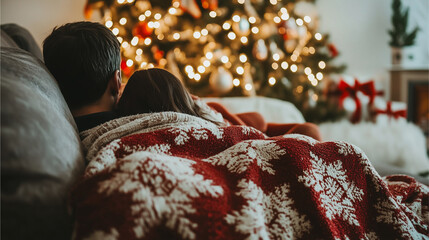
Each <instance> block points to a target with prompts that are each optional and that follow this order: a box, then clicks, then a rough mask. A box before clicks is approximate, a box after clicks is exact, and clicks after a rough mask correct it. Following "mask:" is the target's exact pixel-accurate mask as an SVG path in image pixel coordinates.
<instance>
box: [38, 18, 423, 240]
mask: <svg viewBox="0 0 429 240" xmlns="http://www.w3.org/2000/svg"><path fill="white" fill-rule="evenodd" d="M43 52H44V60H45V65H46V66H47V68H48V69H49V70H50V71H51V72H52V75H53V76H54V77H55V78H56V80H57V82H58V83H59V86H60V89H61V91H62V93H63V95H64V98H65V100H66V101H67V103H68V105H69V108H70V110H71V112H72V114H73V115H74V117H75V119H76V122H77V124H78V128H79V130H80V137H81V139H82V141H81V142H80V143H81V144H82V145H83V146H84V148H85V151H86V153H85V157H86V159H87V160H88V164H87V166H86V169H85V173H84V176H83V177H81V176H79V181H77V182H76V183H75V184H74V185H73V187H72V189H70V191H67V193H68V196H69V199H68V200H69V201H68V205H69V207H70V209H72V210H73V211H72V213H73V220H74V227H73V236H74V238H75V239H107V238H109V239H172V238H175V239H176V238H177V239H179V238H180V239H244V238H255V239H256V238H258V239H259V238H262V239H281V238H288V239H292V238H294V239H315V238H321V239H334V238H336V239H343V238H344V239H345V238H349V239H372V238H377V237H379V238H382V237H384V238H386V239H395V238H398V236H403V238H404V239H407V238H408V239H416V238H417V237H419V236H425V235H427V234H428V229H429V227H428V225H427V221H425V219H424V216H426V214H427V209H428V208H427V201H425V200H426V199H427V196H428V191H427V188H426V187H425V186H423V185H421V184H420V183H418V182H416V181H415V180H414V179H412V178H409V177H407V176H393V177H390V178H385V179H381V178H380V176H379V174H378V173H377V172H376V171H375V169H374V168H373V167H372V165H371V163H370V161H369V160H368V158H367V157H366V155H365V153H363V152H362V151H361V150H360V149H359V148H357V147H355V146H353V145H351V144H348V143H345V142H322V143H321V142H318V141H315V140H314V139H316V140H317V139H318V138H320V135H318V131H317V128H312V127H311V126H313V125H305V124H304V125H298V124H295V125H280V124H265V125H262V124H261V125H257V124H255V123H254V122H252V121H254V120H255V119H256V117H257V114H254V115H253V117H252V118H251V117H250V116H252V114H251V113H248V114H247V115H233V114H229V113H228V112H227V111H226V110H225V109H222V106H221V105H215V104H213V105H211V106H212V108H214V109H215V110H217V111H218V112H222V115H223V118H220V117H217V116H218V114H212V113H210V111H209V109H208V107H207V105H205V104H199V103H200V101H199V100H198V99H195V100H192V96H191V95H190V94H189V93H188V92H187V91H186V90H185V89H184V86H183V85H182V84H181V83H180V81H178V80H177V78H175V77H174V76H173V75H172V74H170V73H168V72H167V71H165V70H161V69H150V70H144V71H137V72H136V73H134V75H133V76H132V77H131V78H130V79H129V81H128V84H127V86H126V87H125V90H124V92H123V94H122V96H121V98H120V99H119V95H120V82H121V76H120V72H119V62H120V51H119V43H118V42H117V39H116V37H115V36H114V35H113V34H112V33H111V32H110V31H109V30H108V29H107V28H105V27H104V26H102V25H100V24H97V23H88V22H79V23H71V24H66V25H64V26H62V27H60V28H57V29H55V30H54V31H53V33H52V34H51V35H50V36H49V37H48V38H47V39H46V40H45V43H44V47H43ZM118 99H119V100H118ZM159 111H161V112H159ZM147 112H149V113H147ZM137 113H147V114H137ZM183 113H186V114H183ZM134 114H137V115H134ZM128 115H131V116H128ZM122 116H126V117H122ZM259 117H261V116H259ZM205 119H206V120H208V121H206V120H205ZM224 121H225V122H227V123H230V124H232V125H252V126H256V127H258V128H260V129H261V130H263V131H264V132H265V133H266V134H263V133H262V132H261V131H257V130H256V129H255V128H251V127H247V126H228V127H219V126H222V125H224V124H226V123H224ZM309 129H310V130H309ZM280 130H282V131H283V133H290V132H294V133H304V134H307V135H308V136H312V137H313V138H311V137H307V136H303V135H299V134H288V135H284V136H283V137H273V138H269V137H267V135H268V136H269V135H276V134H275V133H276V131H277V132H278V133H280V132H281V131H280ZM278 135H280V134H278ZM398 183H400V184H398ZM408 206H411V207H409V208H408Z"/></svg>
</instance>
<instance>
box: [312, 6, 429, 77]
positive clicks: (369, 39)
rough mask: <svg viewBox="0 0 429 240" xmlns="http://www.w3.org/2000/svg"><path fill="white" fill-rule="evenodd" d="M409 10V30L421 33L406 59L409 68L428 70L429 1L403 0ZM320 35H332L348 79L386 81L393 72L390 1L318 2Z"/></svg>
mask: <svg viewBox="0 0 429 240" xmlns="http://www.w3.org/2000/svg"><path fill="white" fill-rule="evenodd" d="M402 2H403V6H404V7H405V6H410V13H409V15H410V19H409V29H412V28H413V27H414V26H416V24H417V25H418V26H419V27H420V29H421V31H420V32H419V33H418V35H417V39H416V45H415V46H413V47H407V48H406V50H405V54H406V55H413V56H414V58H413V59H409V58H406V59H404V65H405V66H409V67H424V66H425V67H426V68H428V67H429V36H428V35H429V27H428V25H429V24H428V23H429V1H428V0H403V1H402ZM316 5H317V8H318V10H319V16H320V31H321V32H322V33H329V34H330V36H331V40H332V42H333V43H334V45H336V46H337V48H338V50H339V51H340V56H339V57H338V58H337V59H336V60H335V61H336V62H337V63H345V64H347V66H348V68H347V70H346V72H345V74H347V75H351V76H353V77H359V78H361V79H363V80H366V79H374V78H375V79H376V80H382V81H386V80H387V79H388V77H389V75H388V70H389V69H390V68H391V55H390V46H389V41H390V37H389V35H388V33H387V31H388V30H389V29H391V27H392V26H391V14H392V10H391V0H359V1H356V0H318V1H316Z"/></svg>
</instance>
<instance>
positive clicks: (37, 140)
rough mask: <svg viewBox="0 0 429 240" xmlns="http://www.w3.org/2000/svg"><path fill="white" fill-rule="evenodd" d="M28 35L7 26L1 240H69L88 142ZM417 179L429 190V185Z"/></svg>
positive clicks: (290, 111) (257, 103) (261, 104)
mask: <svg viewBox="0 0 429 240" xmlns="http://www.w3.org/2000/svg"><path fill="white" fill-rule="evenodd" d="M16 31H23V32H24V34H20V36H22V35H25V36H26V37H25V38H24V40H22V39H21V40H19V41H17V40H16V39H20V38H19V37H18V38H17V37H16V36H15V38H14V34H13V33H14V32H16ZM21 33H22V32H21ZM25 33H28V31H26V30H25V29H22V28H21V27H19V26H17V25H14V24H12V25H8V26H7V27H6V28H4V26H2V38H1V209H2V211H1V237H2V239H69V238H70V237H71V234H72V229H73V220H72V219H73V218H72V216H71V212H70V209H69V208H68V202H67V201H68V196H69V195H68V194H69V192H70V190H71V189H72V188H73V186H74V185H75V184H76V183H77V182H78V181H79V178H80V177H81V176H82V174H83V172H84V169H85V163H84V157H83V156H84V155H83V150H82V143H81V141H80V138H79V133H78V131H77V127H76V124H75V122H74V120H73V117H72V115H71V113H70V110H69V109H68V107H67V104H66V103H65V101H64V98H63V97H62V95H61V92H60V90H59V88H58V86H57V84H56V81H55V79H54V78H53V77H52V75H50V73H49V72H48V70H47V69H46V67H45V66H44V64H43V62H42V60H41V59H40V57H41V54H40V49H39V50H37V48H33V47H30V48H28V47H26V46H29V45H30V46H31V45H32V44H33V46H34V44H35V41H34V39H32V37H31V34H30V35H28V34H25ZM35 49H36V50H35ZM208 100H210V101H216V99H207V101H208ZM217 100H218V101H221V102H222V103H224V104H225V106H227V107H229V108H230V109H231V111H235V112H238V111H239V110H236V109H234V107H233V106H230V105H232V104H234V102H235V101H239V99H238V98H236V99H217ZM241 101H243V99H241ZM245 101H246V102H247V103H250V102H249V101H248V99H245ZM252 101H254V105H253V107H252V108H248V109H245V110H246V111H263V110H264V109H270V108H272V109H283V110H282V111H276V112H281V113H283V115H281V114H280V115H279V116H277V117H279V118H280V119H282V121H284V122H303V121H304V119H303V118H302V115H300V113H299V111H298V110H297V109H296V108H295V107H294V106H293V105H292V104H290V103H286V102H282V101H279V100H273V99H267V98H260V97H259V98H256V99H254V100H252ZM237 105H238V106H239V105H240V104H238V103H237ZM246 106H251V104H247V105H246ZM262 114H263V115H267V114H268V113H265V112H262ZM271 120H272V121H276V119H275V118H269V121H271ZM377 170H378V171H379V173H381V175H387V174H394V173H404V171H402V170H401V169H400V168H399V167H392V166H388V165H383V166H380V167H379V168H377ZM410 175H412V174H410ZM412 176H414V177H415V178H416V179H417V180H419V181H421V182H426V183H427V180H426V179H425V178H421V177H420V176H417V175H412Z"/></svg>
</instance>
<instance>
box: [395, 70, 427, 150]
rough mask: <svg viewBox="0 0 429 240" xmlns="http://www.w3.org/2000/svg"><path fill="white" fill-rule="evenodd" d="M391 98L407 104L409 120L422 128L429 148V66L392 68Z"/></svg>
mask: <svg viewBox="0 0 429 240" xmlns="http://www.w3.org/2000/svg"><path fill="white" fill-rule="evenodd" d="M390 100H391V101H400V102H405V103H406V104H407V110H408V111H407V112H408V114H407V120H408V121H411V122H414V123H415V124H417V125H418V126H420V127H421V128H422V130H423V132H424V133H425V135H426V137H427V140H428V143H427V144H428V149H429V67H426V68H402V67H395V68H392V69H391V70H390Z"/></svg>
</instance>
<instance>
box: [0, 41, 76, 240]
mask: <svg viewBox="0 0 429 240" xmlns="http://www.w3.org/2000/svg"><path fill="white" fill-rule="evenodd" d="M1 66H2V67H1V207H2V209H1V210H2V211H1V235H2V238H4V239H69V238H70V234H71V230H72V221H71V216H70V213H68V211H67V207H66V200H67V197H68V196H67V195H68V191H69V190H70V188H71V187H72V185H73V184H74V183H75V181H76V180H77V178H78V177H80V176H81V175H82V174H83V170H84V161H83V154H82V148H81V143H80V140H79V136H78V132H77V128H76V125H75V123H74V120H73V117H72V115H71V113H70V111H69V109H68V107H67V104H66V103H65V101H64V98H63V97H62V95H61V92H60V90H59V88H58V86H57V84H56V81H55V80H54V78H53V77H52V76H51V75H50V74H49V72H48V71H47V69H46V68H45V66H44V64H43V63H42V62H41V61H40V60H39V59H37V58H36V57H34V56H32V55H31V54H30V53H28V52H26V51H24V50H21V49H17V48H5V47H2V48H1Z"/></svg>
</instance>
